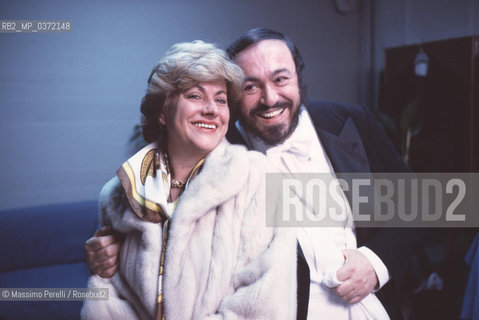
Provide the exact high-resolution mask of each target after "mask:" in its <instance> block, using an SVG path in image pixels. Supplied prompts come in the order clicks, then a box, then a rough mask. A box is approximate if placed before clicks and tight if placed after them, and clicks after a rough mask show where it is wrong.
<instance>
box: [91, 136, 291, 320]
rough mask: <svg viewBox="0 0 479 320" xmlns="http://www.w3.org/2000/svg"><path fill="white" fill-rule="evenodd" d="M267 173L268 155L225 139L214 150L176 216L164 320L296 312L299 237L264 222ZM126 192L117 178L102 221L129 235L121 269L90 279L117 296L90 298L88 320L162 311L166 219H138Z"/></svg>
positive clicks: (107, 193)
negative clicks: (160, 273) (162, 227)
mask: <svg viewBox="0 0 479 320" xmlns="http://www.w3.org/2000/svg"><path fill="white" fill-rule="evenodd" d="M266 170H267V162H266V160H265V158H264V156H262V155H261V154H259V153H256V152H248V151H246V150H245V149H244V147H241V146H233V145H230V144H229V143H228V142H226V141H223V142H222V143H221V144H220V145H219V146H218V147H217V148H216V149H215V150H213V151H212V152H211V153H210V154H209V155H208V156H207V158H206V161H205V163H204V166H203V168H202V170H201V172H200V174H199V175H198V176H197V177H195V178H194V179H193V180H192V181H191V182H190V184H189V186H188V188H187V189H186V190H185V192H184V194H183V195H182V196H181V200H180V202H179V204H178V206H177V208H176V210H175V212H174V214H173V218H172V221H171V227H170V231H169V238H168V244H167V250H166V260H165V273H164V277H163V294H164V300H165V302H164V303H165V304H164V308H163V310H164V313H165V316H166V319H167V320H176V319H178V320H186V319H295V317H296V237H295V234H294V232H292V230H290V229H285V228H283V229H281V228H271V227H266V226H265V221H266V217H265V215H266V209H265V198H266V195H265V175H264V173H265V171H266ZM122 192H123V190H122V188H121V186H120V184H119V181H118V179H116V178H115V179H113V180H111V181H110V182H109V183H108V184H107V185H106V186H105V187H104V190H103V191H102V194H101V196H100V208H101V213H102V219H103V222H104V223H106V224H111V225H113V227H114V228H115V229H116V230H118V231H120V232H123V233H126V239H125V241H124V243H123V245H122V248H121V253H120V272H119V273H117V274H115V276H114V277H113V278H111V279H103V278H100V277H99V276H92V277H91V278H90V280H89V283H88V286H89V287H100V288H105V287H108V288H110V298H109V300H108V301H92V300H88V301H85V304H84V306H83V309H82V318H83V319H153V318H154V317H155V314H156V308H157V304H156V298H157V292H158V288H157V286H158V270H159V260H160V259H159V257H160V252H161V242H162V239H161V230H160V225H158V224H155V223H151V222H147V221H143V220H141V219H140V218H138V217H137V216H136V215H135V214H134V213H133V212H132V211H131V210H130V209H129V206H128V205H127V204H125V200H124V198H125V197H124V194H123V193H122ZM273 211H274V210H273ZM268 212H270V211H268Z"/></svg>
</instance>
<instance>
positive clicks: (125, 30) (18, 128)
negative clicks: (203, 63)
mask: <svg viewBox="0 0 479 320" xmlns="http://www.w3.org/2000/svg"><path fill="white" fill-rule="evenodd" d="M359 18H360V15H359V13H358V12H356V13H353V14H349V15H340V14H338V13H337V12H336V11H335V10H334V7H333V2H332V1H329V0H321V1H318V0H300V1H294V2H293V1H289V0H260V1H254V0H243V1H220V0H188V1H187V0H180V1H166V0H164V1H135V2H133V1H131V2H126V1H117V0H107V1H93V0H89V1H76V2H73V1H60V0H59V1H34V0H29V1H2V0H0V19H2V20H5V19H19V20H20V19H37V20H39V19H59V20H72V21H73V32H71V33H63V34H53V33H51V34H7V33H3V34H2V33H0V159H1V160H0V210H2V209H7V208H15V207H27V206H34V205H41V204H49V203H60V202H69V201H80V200H87V199H96V198H97V195H98V192H99V190H100V188H101V186H102V185H103V183H104V182H105V181H106V180H108V179H109V178H110V177H111V176H113V175H114V172H115V170H116V169H117V168H118V167H119V166H120V165H121V163H122V162H123V161H124V160H126V158H127V155H128V151H127V140H128V138H129V135H130V134H131V132H132V128H133V126H134V124H136V123H137V122H138V120H139V103H140V100H141V97H142V96H143V93H144V89H145V85H146V79H147V76H148V74H149V72H150V70H151V67H152V66H153V65H154V62H155V61H156V60H158V59H159V57H160V56H161V55H162V53H163V52H164V51H165V50H166V49H167V48H168V47H170V46H171V45H172V44H173V43H175V42H179V41H191V40H195V39H202V40H205V41H209V42H215V43H217V44H218V45H220V46H221V47H223V48H225V47H226V46H227V45H228V44H229V43H230V42H231V41H232V40H234V39H235V38H236V37H237V36H239V35H240V34H241V33H243V32H244V31H246V30H248V29H250V28H253V27H257V26H266V27H270V28H273V29H276V30H279V31H282V32H284V33H286V34H287V35H288V36H290V37H291V38H292V39H293V41H295V42H296V43H297V45H298V47H299V48H300V50H301V51H302V53H303V55H304V58H305V61H306V66H307V71H306V73H305V79H306V81H307V83H308V84H309V96H310V97H311V98H316V99H318V98H321V99H327V100H336V101H344V102H350V103H356V102H358V97H359V85H358V82H359V76H360V75H359V65H360V36H359V29H360V28H359V25H360V19H359Z"/></svg>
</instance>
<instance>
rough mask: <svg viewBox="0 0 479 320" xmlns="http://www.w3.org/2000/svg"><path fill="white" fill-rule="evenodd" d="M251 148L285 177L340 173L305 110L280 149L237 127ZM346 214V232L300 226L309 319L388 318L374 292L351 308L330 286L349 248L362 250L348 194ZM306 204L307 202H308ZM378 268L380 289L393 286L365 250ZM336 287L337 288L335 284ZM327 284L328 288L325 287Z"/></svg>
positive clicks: (374, 257) (366, 251)
mask: <svg viewBox="0 0 479 320" xmlns="http://www.w3.org/2000/svg"><path fill="white" fill-rule="evenodd" d="M236 127H237V128H238V130H239V132H240V134H241V135H242V136H243V138H244V139H245V141H246V143H247V144H248V146H249V147H250V148H252V149H254V150H257V151H260V152H262V153H263V154H265V155H266V157H267V158H268V159H269V160H270V161H271V163H272V164H274V165H275V166H276V167H277V169H278V170H279V171H281V172H293V173H302V172H304V173H308V172H309V173H329V174H331V175H332V176H333V177H334V170H333V168H332V166H331V163H330V161H329V159H328V157H327V155H326V153H325V151H324V149H323V147H322V145H321V142H320V140H319V138H318V136H317V133H316V130H315V128H314V125H313V123H312V121H311V119H310V117H309V114H308V112H307V111H306V108H305V107H304V106H301V110H300V115H299V121H298V126H297V128H296V129H295V130H294V132H293V133H292V134H291V136H290V137H288V139H286V141H285V142H284V143H282V144H279V145H275V146H272V145H268V144H266V143H265V142H264V141H263V140H261V139H259V138H257V137H254V136H252V135H251V134H250V133H249V132H246V131H245V130H244V129H243V128H242V127H241V125H240V124H239V122H237V123H236ZM342 196H343V199H344V206H343V208H344V210H346V214H345V217H347V218H346V219H345V221H344V227H323V228H311V227H301V226H300V227H298V228H297V238H298V242H299V244H300V246H301V249H302V250H303V253H304V256H305V259H306V262H307V263H308V267H309V270H310V278H311V284H310V297H309V307H308V319H352V318H354V319H388V316H387V313H386V311H385V310H384V308H383V306H382V305H381V303H380V302H379V300H378V299H377V298H376V296H375V295H374V293H371V294H370V295H368V296H366V298H364V299H363V300H362V301H361V302H360V303H356V304H354V305H350V304H349V303H348V302H346V301H344V300H343V299H341V298H340V297H338V296H337V295H335V294H334V293H333V292H332V291H331V289H330V288H328V286H329V287H332V286H336V285H339V284H340V282H337V283H335V281H337V279H336V277H335V276H336V270H337V269H339V268H340V267H341V266H342V265H343V263H344V256H343V254H342V250H343V249H356V248H357V243H356V235H355V230H354V223H353V219H352V216H351V209H350V207H349V203H348V201H347V200H346V198H345V196H344V194H343V195H342ZM304 201H306V200H305V199H303V203H304ZM357 250H359V251H360V252H361V253H363V254H364V255H365V256H366V257H367V258H368V260H369V261H370V262H371V264H372V265H373V268H374V270H375V271H376V274H377V276H378V279H379V286H378V289H379V288H381V287H382V286H383V285H384V284H385V283H386V282H387V281H389V278H390V277H389V273H388V270H387V268H386V266H385V265H384V263H383V262H382V261H381V259H380V258H379V257H378V256H377V255H376V254H375V253H374V252H372V251H371V250H370V249H368V248H367V247H361V248H359V249H357ZM332 283H333V284H334V283H335V285H332ZM325 284H326V285H325Z"/></svg>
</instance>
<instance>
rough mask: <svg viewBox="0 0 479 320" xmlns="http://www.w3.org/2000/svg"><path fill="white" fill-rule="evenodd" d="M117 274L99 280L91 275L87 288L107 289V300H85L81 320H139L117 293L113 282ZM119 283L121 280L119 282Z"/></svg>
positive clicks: (130, 306)
mask: <svg viewBox="0 0 479 320" xmlns="http://www.w3.org/2000/svg"><path fill="white" fill-rule="evenodd" d="M117 278H119V275H118V273H116V274H115V275H114V276H113V278H109V279H107V278H101V277H99V276H97V275H93V276H91V277H90V279H89V280H88V288H107V289H108V299H107V300H91V299H88V300H85V302H84V303H83V307H82V310H81V319H82V320H96V319H98V320H100V319H101V320H103V319H115V320H116V319H118V320H122V319H125V320H126V319H140V317H139V316H138V314H137V313H136V312H135V310H134V309H133V307H132V305H131V304H130V303H129V302H128V300H127V299H125V298H122V297H121V296H120V294H119V293H118V290H117V288H116V286H115V282H118V280H119V279H117ZM120 281H121V280H120Z"/></svg>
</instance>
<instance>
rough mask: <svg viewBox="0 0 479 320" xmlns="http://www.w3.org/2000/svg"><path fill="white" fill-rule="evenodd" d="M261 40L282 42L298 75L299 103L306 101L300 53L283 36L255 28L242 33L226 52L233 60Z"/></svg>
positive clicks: (302, 62) (272, 31) (275, 32)
mask: <svg viewBox="0 0 479 320" xmlns="http://www.w3.org/2000/svg"><path fill="white" fill-rule="evenodd" d="M262 40H281V41H284V43H285V44H286V46H287V47H288V49H289V51H290V52H291V55H292V56H293V60H294V64H295V66H296V74H297V75H298V84H299V90H300V94H301V102H303V103H304V102H305V100H306V86H305V84H304V81H303V69H304V61H303V57H302V56H301V53H300V52H299V50H298V48H297V47H296V45H295V44H294V43H293V42H292V41H291V40H290V39H289V38H288V37H287V36H285V35H284V34H282V33H281V32H278V31H274V30H271V29H268V28H255V29H251V30H249V31H246V32H245V33H243V34H242V35H241V36H240V37H239V38H238V39H236V41H234V42H233V43H232V44H231V45H230V46H229V47H228V49H226V52H227V53H228V55H229V56H230V58H231V59H232V60H233V59H234V58H235V57H236V55H237V54H238V53H240V52H241V51H243V50H245V49H247V48H249V47H250V46H252V45H254V44H256V43H258V42H260V41H262Z"/></svg>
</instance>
